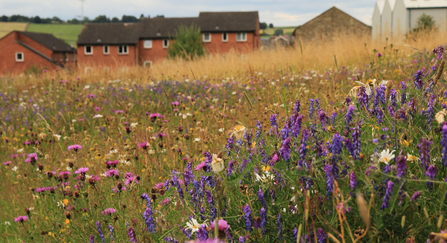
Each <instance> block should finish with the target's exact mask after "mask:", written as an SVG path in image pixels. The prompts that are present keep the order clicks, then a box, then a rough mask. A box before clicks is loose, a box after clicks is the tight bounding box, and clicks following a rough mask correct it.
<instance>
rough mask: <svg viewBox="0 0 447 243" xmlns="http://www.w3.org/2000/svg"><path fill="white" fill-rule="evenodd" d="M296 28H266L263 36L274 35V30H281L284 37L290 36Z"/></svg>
mask: <svg viewBox="0 0 447 243" xmlns="http://www.w3.org/2000/svg"><path fill="white" fill-rule="evenodd" d="M295 28H296V26H287V27H275V28H267V29H265V30H264V35H274V34H275V30H277V29H282V30H283V33H284V34H285V35H287V34H289V35H290V34H291V33H292V32H293V31H294V30H295Z"/></svg>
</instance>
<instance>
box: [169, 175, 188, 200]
mask: <svg viewBox="0 0 447 243" xmlns="http://www.w3.org/2000/svg"><path fill="white" fill-rule="evenodd" d="M176 174H177V171H176V170H173V171H172V181H173V182H174V186H175V187H176V188H177V191H178V194H179V195H180V198H181V199H182V200H184V199H185V196H184V195H183V190H182V187H181V186H180V183H179V181H178V179H177V175H176Z"/></svg>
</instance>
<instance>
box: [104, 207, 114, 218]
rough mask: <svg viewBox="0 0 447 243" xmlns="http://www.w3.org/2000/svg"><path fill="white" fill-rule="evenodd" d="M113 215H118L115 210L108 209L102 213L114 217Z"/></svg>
mask: <svg viewBox="0 0 447 243" xmlns="http://www.w3.org/2000/svg"><path fill="white" fill-rule="evenodd" d="M113 213H116V209H114V208H107V209H105V210H104V211H102V215H109V216H110V215H112V214H113Z"/></svg>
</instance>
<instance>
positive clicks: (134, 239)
mask: <svg viewBox="0 0 447 243" xmlns="http://www.w3.org/2000/svg"><path fill="white" fill-rule="evenodd" d="M127 235H128V236H129V240H130V242H132V243H137V235H136V234H135V231H134V230H133V229H132V228H131V227H129V228H127Z"/></svg>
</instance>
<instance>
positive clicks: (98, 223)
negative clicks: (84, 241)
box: [96, 221, 104, 243]
mask: <svg viewBox="0 0 447 243" xmlns="http://www.w3.org/2000/svg"><path fill="white" fill-rule="evenodd" d="M96 227H97V228H98V233H99V237H101V241H102V242H103V243H104V234H103V233H102V230H101V223H100V222H99V221H97V222H96Z"/></svg>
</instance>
